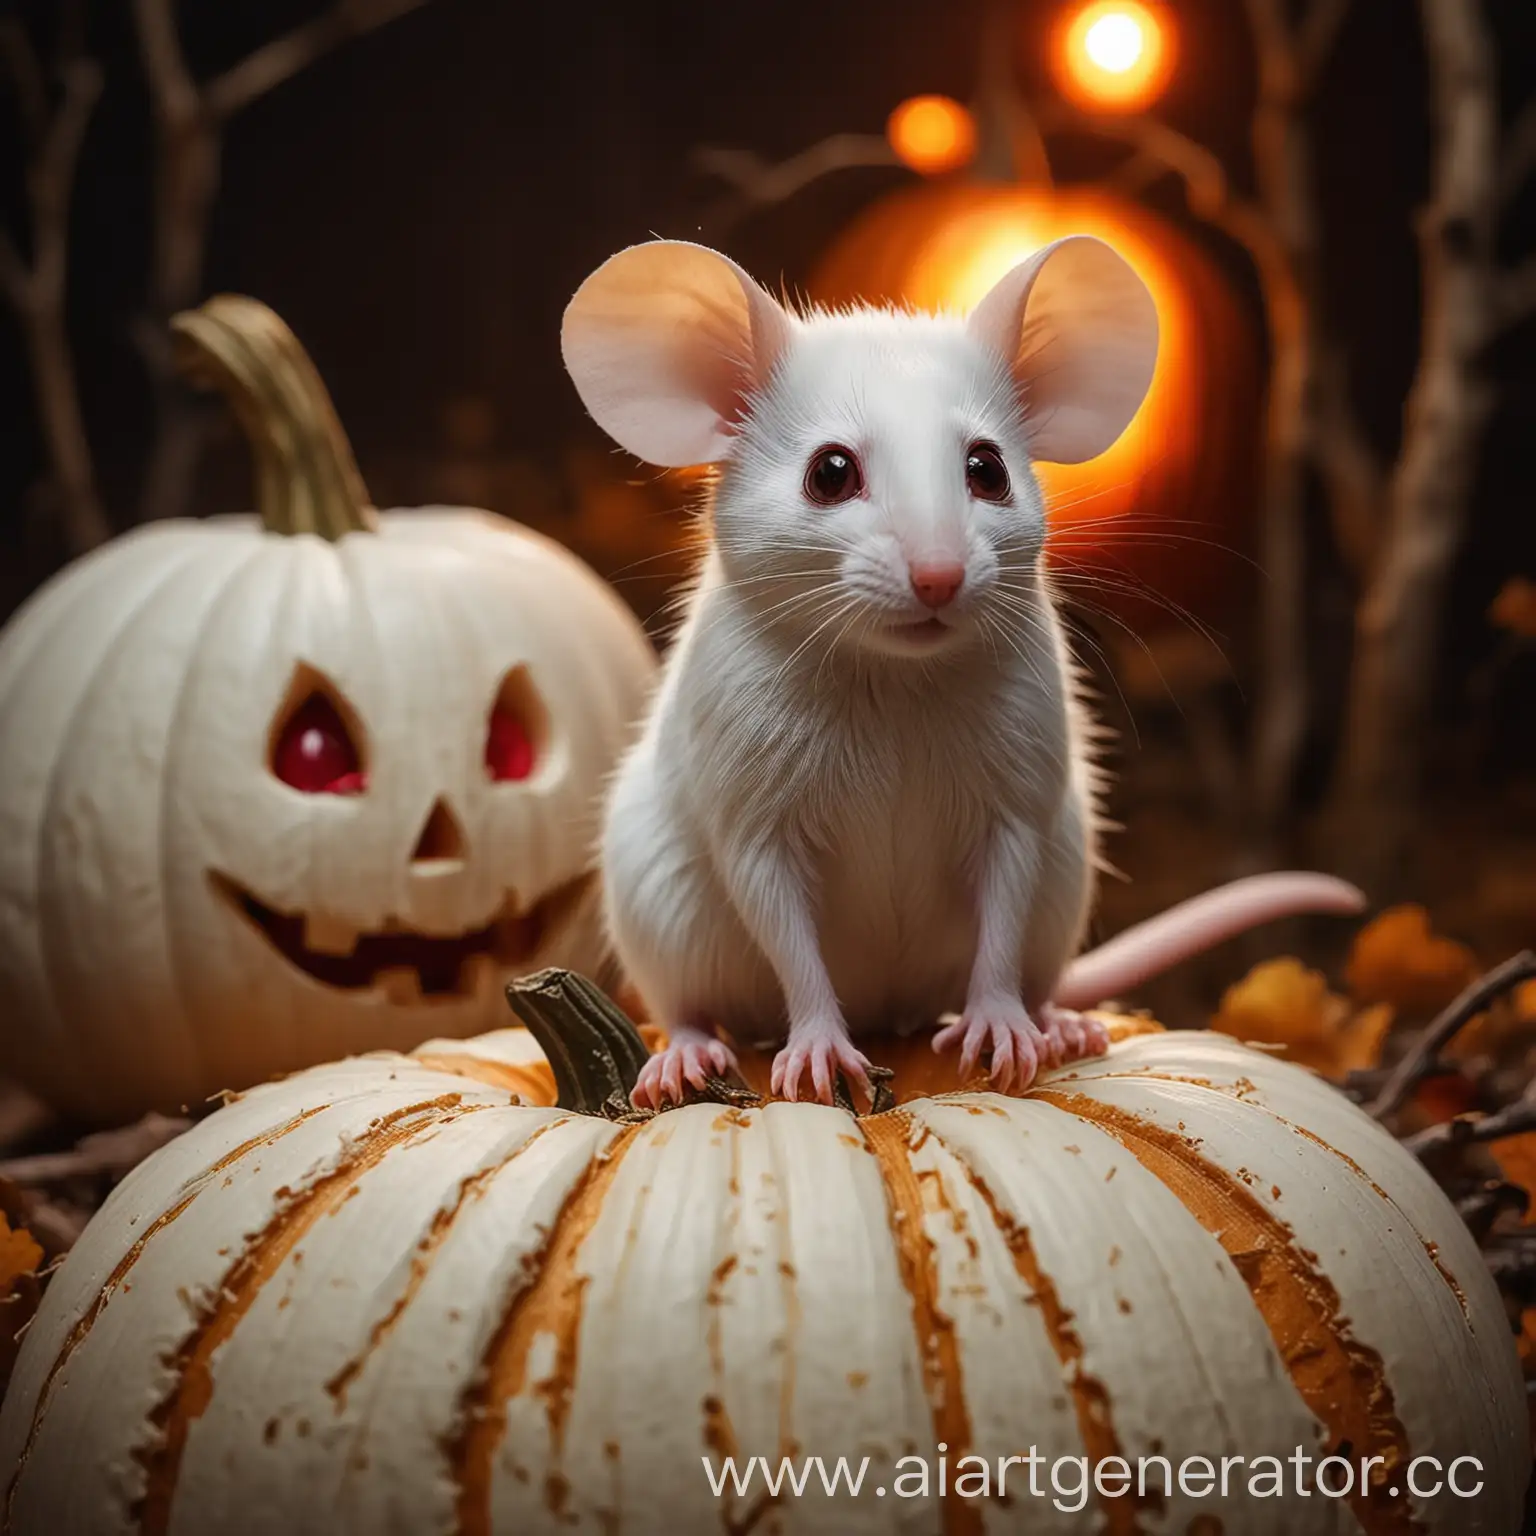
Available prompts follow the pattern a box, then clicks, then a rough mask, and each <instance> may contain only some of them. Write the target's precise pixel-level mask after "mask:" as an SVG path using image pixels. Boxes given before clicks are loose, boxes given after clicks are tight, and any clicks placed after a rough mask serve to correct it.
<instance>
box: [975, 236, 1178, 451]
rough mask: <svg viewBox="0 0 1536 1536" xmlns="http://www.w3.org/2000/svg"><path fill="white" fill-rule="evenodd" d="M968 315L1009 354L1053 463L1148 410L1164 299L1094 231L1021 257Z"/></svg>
mask: <svg viewBox="0 0 1536 1536" xmlns="http://www.w3.org/2000/svg"><path fill="white" fill-rule="evenodd" d="M966 323H967V326H968V328H969V330H970V332H971V334H972V335H973V336H975V337H976V338H977V339H978V340H980V341H983V342H985V343H986V344H987V345H988V346H991V347H994V348H995V349H996V350H997V351H999V352H1000V353H1001V354H1002V355H1003V357H1004V358H1006V359H1007V361H1008V363H1009V365H1010V367H1011V368H1012V370H1013V376H1014V379H1015V380H1016V382H1017V384H1018V389H1019V394H1020V400H1021V403H1022V405H1023V409H1024V419H1025V421H1026V423H1027V424H1028V427H1029V433H1030V452H1031V453H1032V454H1033V456H1034V457H1035V458H1036V459H1040V460H1043V461H1045V462H1046V463H1050V464H1081V463H1082V462H1083V461H1084V460H1085V459H1092V458H1096V457H1097V456H1098V455H1099V454H1101V453H1103V452H1104V450H1105V449H1106V448H1108V447H1109V446H1110V445H1111V444H1112V443H1113V442H1114V441H1115V439H1116V438H1117V437H1119V436H1120V434H1121V433H1122V432H1123V431H1125V429H1126V427H1128V426H1129V425H1130V423H1131V418H1132V417H1133V416H1135V414H1136V412H1137V411H1138V410H1140V409H1141V402H1142V401H1143V400H1144V399H1145V398H1146V394H1147V389H1148V388H1149V386H1150V385H1151V383H1152V371H1153V369H1154V368H1155V367H1156V365H1157V306H1156V304H1155V303H1154V302H1153V299H1152V295H1151V293H1150V291H1149V290H1148V288H1147V285H1146V284H1145V283H1144V282H1142V280H1141V278H1140V277H1138V276H1137V275H1136V273H1135V271H1133V270H1132V268H1131V266H1130V264H1129V263H1128V262H1127V261H1126V260H1125V258H1124V257H1122V256H1120V255H1119V254H1118V253H1117V252H1115V251H1114V250H1112V249H1111V248H1110V247H1109V246H1108V245H1106V244H1105V243H1104V242H1103V241H1102V240H1095V239H1093V238H1091V237H1090V236H1087V235H1070V236H1068V237H1067V238H1066V239H1064V240H1057V241H1056V242H1055V243H1054V244H1052V245H1048V246H1046V247H1044V249H1042V250H1039V251H1036V252H1035V254H1034V255H1033V256H1031V257H1030V258H1029V259H1028V260H1027V261H1022V262H1020V263H1019V265H1018V266H1016V267H1014V268H1013V269H1012V271H1010V272H1008V273H1007V274H1006V275H1005V276H1004V277H1003V278H1001V279H1000V280H999V281H998V283H997V284H996V285H995V286H994V287H993V288H992V290H991V291H990V292H989V293H988V294H987V295H986V296H985V297H984V298H983V299H982V301H981V302H980V303H979V304H978V305H977V306H976V308H975V309H974V310H973V311H972V312H971V316H970V319H969V320H968V321H967V322H966Z"/></svg>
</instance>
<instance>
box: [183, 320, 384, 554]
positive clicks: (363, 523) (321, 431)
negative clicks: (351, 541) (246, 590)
mask: <svg viewBox="0 0 1536 1536" xmlns="http://www.w3.org/2000/svg"><path fill="white" fill-rule="evenodd" d="M171 332H172V334H173V336H174V337H175V342H176V362H177V366H178V367H180V368H181V370H182V371H183V372H184V373H185V374H187V376H188V377H189V378H192V379H194V380H196V381H197V382H199V383H204V384H208V385H212V386H213V387H215V388H217V389H218V390H220V391H221V392H222V393H223V394H224V395H225V397H226V398H227V399H228V401H229V403H230V406H231V407H232V408H233V410H234V412H235V414H236V416H238V417H239V419H240V425H241V427H242V428H243V430H244V432H245V436H246V439H247V441H248V442H249V443H250V445H251V452H252V454H253V455H254V456H255V460H256V510H257V511H258V512H259V513H260V515H261V521H262V523H263V524H264V525H265V526H266V527H267V528H268V529H269V530H270V531H271V532H273V533H288V534H294V533H314V534H318V535H319V536H320V537H321V538H323V539H332V540H335V539H339V538H341V537H342V535H343V534H347V533H357V532H363V531H371V530H373V529H374V528H376V527H377V525H378V517H377V514H376V513H375V512H374V510H373V507H372V506H371V505H370V504H369V500H368V488H367V487H366V486H365V485H364V484H363V477H362V476H361V475H360V474H359V473H358V470H357V461H356V460H355V459H354V458H353V457H352V446H351V444H350V443H348V441H347V435H346V433H345V432H343V431H342V428H341V422H340V421H339V420H338V419H337V416H336V408H335V407H334V406H333V405H332V404H331V397H330V395H329V394H328V393H327V392H326V388H325V385H324V384H323V383H322V382H321V379H320V375H319V373H318V372H316V370H315V365H314V364H313V363H312V362H311V361H310V360H309V355H308V353H306V352H305V350H304V348H303V347H301V346H300V345H299V340H298V338H297V337H296V336H295V335H294V334H293V332H292V331H290V330H289V329H288V327H287V326H286V325H285V324H284V323H283V321H282V320H281V319H280V318H279V317H278V316H277V315H275V314H274V313H273V312H272V311H271V310H270V309H268V308H267V306H266V305H265V304H262V303H259V302H258V301H257V300H255V299H248V298H244V297H242V296H241V295H238V294H219V295H217V296H216V297H214V298H211V299H209V300H208V302H207V303H206V304H204V305H202V306H201V307H200V308H198V309H190V310H185V311H183V312H182V313H181V314H179V315H175V316H173V317H172V319H171Z"/></svg>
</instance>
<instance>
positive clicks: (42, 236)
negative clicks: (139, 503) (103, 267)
mask: <svg viewBox="0 0 1536 1536" xmlns="http://www.w3.org/2000/svg"><path fill="white" fill-rule="evenodd" d="M0 41H3V44H4V55H5V62H6V63H7V64H8V65H9V67H10V71H11V73H12V75H13V77H14V81H15V86H16V90H17V94H18V102H19V105H20V108H21V114H20V115H21V117H22V119H23V124H24V127H25V129H26V131H27V135H28V138H29V140H30V141H31V142H30V153H29V156H28V163H27V168H26V183H27V204H28V209H29V212H30V214H31V225H32V227H31V240H30V245H31V260H30V262H28V261H26V260H24V259H23V257H22V255H21V252H20V250H19V249H18V247H17V245H16V244H15V242H13V241H12V240H11V239H10V238H9V236H7V235H5V234H3V233H0V291H3V293H4V294H5V296H6V298H7V299H8V300H9V301H10V304H11V307H12V309H13V310H14V311H15V314H16V320H17V324H18V325H19V326H20V328H21V332H22V336H23V338H24V340H25V343H26V348H27V356H28V360H29V362H30V363H31V366H32V385H33V392H34V396H35V399H36V402H37V415H38V424H39V426H40V428H41V430H42V435H43V442H44V445H45V448H46V450H47V456H48V464H49V471H50V474H51V476H52V479H53V482H54V487H55V490H56V492H57V506H58V509H59V518H60V521H61V522H62V523H63V530H64V537H65V541H66V544H67V547H68V548H69V550H70V551H71V553H73V554H83V553H84V552H85V551H86V550H88V549H92V548H94V547H95V546H96V545H97V544H100V543H102V542H103V541H104V540H105V539H107V538H109V537H110V536H111V527H110V525H109V523H108V521H107V517H106V513H105V512H104V511H103V510H102V506H101V499H100V496H99V495H98V493H97V490H96V474H95V467H94V465H93V463H92V459H91V445H90V441H89V439H88V438H87V436H86V432H85V423H84V421H83V420H82V417H81V412H80V394H79V390H78V389H77V388H76V384H75V366H74V353H73V351H72V349H71V347H70V341H69V317H68V310H67V301H68V289H69V283H68V277H69V209H70V202H71V198H72V195H73V192H74V184H75V168H76V166H77V164H78V162H79V157H80V149H81V146H82V145H83V143H84V141H85V132H86V128H87V127H88V126H89V124H90V119H91V114H92V113H93V111H94V110H95V107H96V101H97V98H98V97H99V96H100V95H101V70H100V68H99V67H98V66H97V65H96V63H95V62H94V61H93V60H90V59H85V58H74V59H70V60H68V61H67V62H66V63H65V64H64V65H63V67H62V69H61V70H60V74H61V77H62V85H63V90H62V95H61V97H60V100H59V104H58V106H57V108H56V109H50V107H49V104H48V84H47V81H46V80H45V78H44V76H43V71H42V67H41V64H40V62H39V60H38V56H37V53H36V51H35V50H34V49H33V48H32V46H31V43H30V41H29V40H28V38H27V35H26V33H25V32H24V31H23V30H22V28H21V24H20V22H19V21H16V20H14V19H7V21H6V22H5V23H4V32H3V37H0Z"/></svg>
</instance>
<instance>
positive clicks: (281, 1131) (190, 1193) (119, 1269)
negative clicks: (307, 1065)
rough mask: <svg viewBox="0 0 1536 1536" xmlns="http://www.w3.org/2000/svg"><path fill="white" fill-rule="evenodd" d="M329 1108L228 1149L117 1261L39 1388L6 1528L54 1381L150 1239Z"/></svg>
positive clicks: (8, 1498)
mask: <svg viewBox="0 0 1536 1536" xmlns="http://www.w3.org/2000/svg"><path fill="white" fill-rule="evenodd" d="M329 1107H330V1106H329V1105H326V1104H317V1105H315V1106H314V1107H313V1108H310V1109H305V1110H301V1111H300V1112H299V1113H298V1114H296V1115H293V1116H291V1117H290V1118H289V1119H288V1120H286V1121H285V1122H284V1123H283V1124H282V1125H280V1126H277V1127H275V1128H274V1127H270V1126H269V1127H268V1128H267V1129H266V1130H265V1131H262V1132H261V1133H260V1134H259V1135H256V1136H252V1137H249V1138H248V1139H247V1140H245V1141H242V1142H241V1143H240V1145H239V1146H237V1147H235V1148H233V1149H232V1150H231V1151H229V1152H226V1153H225V1154H224V1156H223V1157H221V1158H219V1159H218V1161H217V1162H214V1163H210V1164H209V1165H208V1167H207V1168H206V1169H204V1170H203V1172H202V1173H201V1174H200V1175H199V1176H198V1177H197V1178H195V1179H194V1180H192V1181H191V1183H190V1184H189V1185H187V1186H183V1193H182V1195H181V1198H180V1199H179V1200H177V1201H176V1203H175V1204H174V1205H172V1206H169V1207H167V1208H166V1209H165V1210H163V1211H161V1213H160V1214H159V1215H158V1216H157V1217H155V1219H154V1220H153V1221H152V1222H150V1224H149V1225H148V1226H147V1227H146V1228H145V1229H144V1230H143V1232H141V1233H140V1234H139V1236H138V1237H137V1238H136V1239H135V1240H134V1242H133V1245H132V1246H131V1247H130V1248H129V1250H128V1251H127V1253H125V1254H124V1255H123V1256H122V1258H121V1259H119V1260H118V1261H117V1264H116V1265H115V1266H114V1267H113V1270H112V1273H111V1274H110V1275H108V1276H107V1278H106V1279H105V1280H104V1281H103V1282H102V1285H101V1289H100V1290H99V1291H97V1293H96V1297H95V1299H94V1300H93V1301H92V1302H91V1304H90V1306H89V1307H88V1308H87V1309H86V1311H85V1312H84V1313H83V1314H82V1316H81V1317H80V1318H79V1320H78V1321H77V1322H76V1323H75V1325H74V1327H73V1328H71V1329H70V1331H69V1333H68V1334H67V1335H66V1336H65V1339H64V1342H63V1344H61V1345H60V1346H59V1352H58V1353H57V1354H56V1355H55V1356H54V1358H53V1364H52V1365H50V1366H49V1367H48V1374H47V1375H46V1376H44V1377H43V1384H42V1386H41V1387H40V1388H39V1389H38V1393H37V1403H36V1405H35V1407H34V1408H33V1410H32V1422H31V1424H30V1425H29V1426H28V1429H27V1438H26V1442H25V1444H24V1445H23V1446H22V1449H21V1455H20V1456H18V1457H17V1459H16V1470H15V1471H14V1472H13V1473H12V1474H11V1480H10V1483H9V1484H8V1485H7V1487H6V1490H5V1508H4V1511H3V1518H0V1529H4V1530H5V1531H7V1532H8V1531H9V1530H10V1529H11V1511H12V1509H13V1508H14V1506H15V1502H16V1489H17V1486H18V1485H19V1484H20V1482H21V1476H22V1473H23V1472H25V1471H26V1470H27V1462H28V1460H29V1459H30V1457H31V1455H32V1448H33V1446H35V1445H36V1444H37V1437H38V1435H39V1433H41V1431H42V1427H43V1418H44V1416H45V1414H46V1413H47V1411H48V1404H49V1401H50V1399H51V1398H52V1395H53V1384H54V1381H55V1380H56V1379H57V1378H58V1375H59V1373H60V1372H61V1371H62V1370H63V1369H64V1367H65V1366H66V1365H68V1364H69V1362H70V1360H71V1359H72V1358H73V1356H74V1353H75V1351H76V1350H77V1349H79V1347H80V1346H81V1345H82V1344H83V1343H84V1342H85V1340H86V1336H87V1335H88V1334H89V1333H90V1331H91V1329H92V1328H94V1327H95V1326H96V1322H97V1319H98V1318H100V1316H101V1314H102V1312H103V1311H105V1309H106V1305H107V1303H108V1302H109V1301H110V1300H111V1299H112V1296H113V1294H114V1292H116V1290H117V1288H118V1287H119V1286H120V1285H121V1284H122V1283H123V1281H124V1280H125V1279H127V1277H128V1273H129V1271H130V1270H131V1269H132V1268H133V1266H134V1265H135V1264H137V1263H138V1262H139V1260H140V1259H141V1258H142V1257H143V1256H144V1250H145V1248H147V1247H148V1246H149V1243H150V1240H151V1239H152V1238H154V1237H155V1236H156V1235H157V1234H158V1233H160V1232H162V1231H163V1230H164V1229H165V1228H166V1227H168V1226H170V1224H171V1223H172V1222H173V1221H175V1220H176V1219H177V1218H178V1217H179V1216H181V1215H182V1214H183V1213H184V1212H185V1211H186V1209H187V1207H188V1206H190V1205H191V1204H192V1202H193V1201H194V1200H196V1199H197V1197H198V1196H199V1195H200V1194H202V1192H203V1191H204V1190H205V1189H206V1188H207V1187H208V1186H209V1184H211V1183H212V1182H213V1176H214V1175H215V1174H217V1173H222V1172H223V1171H224V1170H225V1169H226V1168H228V1167H229V1166H230V1165H231V1164H232V1163H237V1162H239V1161H240V1159H241V1158H242V1157H244V1156H245V1155H246V1154H247V1153H249V1152H254V1151H255V1150H256V1149H257V1148H258V1147H267V1146H271V1145H272V1144H273V1143H275V1142H277V1141H280V1140H282V1138H283V1137H284V1136H286V1135H287V1134H288V1133H289V1132H290V1131H293V1130H297V1129H298V1127H299V1126H301V1125H302V1124H303V1123H304V1122H305V1121H306V1120H308V1119H309V1118H310V1117H311V1116H313V1115H318V1114H319V1113H320V1112H321V1111H322V1110H324V1109H328V1108H329Z"/></svg>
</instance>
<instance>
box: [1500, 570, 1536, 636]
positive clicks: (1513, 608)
mask: <svg viewBox="0 0 1536 1536" xmlns="http://www.w3.org/2000/svg"><path fill="white" fill-rule="evenodd" d="M1488 619H1489V622H1490V623H1492V624H1494V625H1496V626H1497V627H1498V628H1499V629H1503V630H1508V632H1509V633H1510V634H1512V635H1521V636H1523V637H1524V638H1525V639H1527V640H1536V581H1532V580H1531V579H1530V577H1529V576H1511V577H1510V578H1509V580H1508V581H1506V582H1505V583H1504V585H1503V586H1502V587H1500V588H1499V593H1498V596H1497V597H1495V598H1494V600H1493V601H1492V602H1491V603H1490V604H1489V605H1488Z"/></svg>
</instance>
